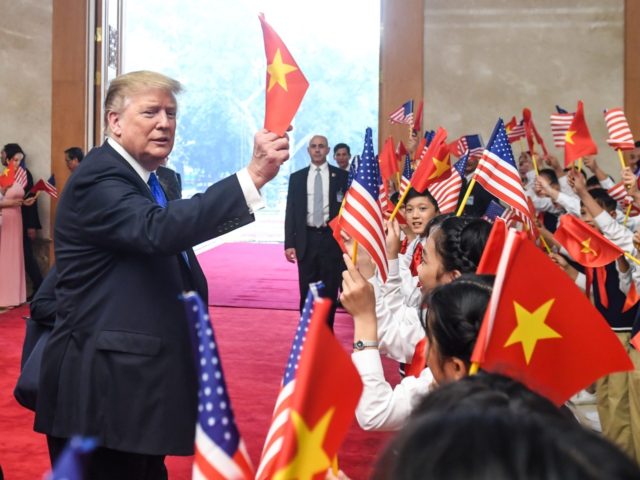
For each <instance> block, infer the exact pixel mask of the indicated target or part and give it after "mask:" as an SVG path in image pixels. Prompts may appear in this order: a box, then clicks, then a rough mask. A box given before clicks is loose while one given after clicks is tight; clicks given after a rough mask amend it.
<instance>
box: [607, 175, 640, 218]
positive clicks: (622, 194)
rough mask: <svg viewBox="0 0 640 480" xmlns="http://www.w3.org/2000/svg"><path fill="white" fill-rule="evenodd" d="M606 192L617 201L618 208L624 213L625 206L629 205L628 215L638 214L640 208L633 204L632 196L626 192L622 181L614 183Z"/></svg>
mask: <svg viewBox="0 0 640 480" xmlns="http://www.w3.org/2000/svg"><path fill="white" fill-rule="evenodd" d="M607 193H608V194H609V196H610V197H611V198H613V199H614V200H615V201H616V202H617V203H618V206H619V207H620V209H622V211H623V212H625V213H626V211H627V208H628V207H629V205H631V210H629V216H631V217H635V216H636V215H640V209H638V208H637V207H636V206H635V205H634V204H633V197H632V196H631V195H629V194H628V192H627V188H626V187H625V186H624V183H622V182H620V183H616V184H615V185H614V186H613V187H611V188H609V189H608V190H607Z"/></svg>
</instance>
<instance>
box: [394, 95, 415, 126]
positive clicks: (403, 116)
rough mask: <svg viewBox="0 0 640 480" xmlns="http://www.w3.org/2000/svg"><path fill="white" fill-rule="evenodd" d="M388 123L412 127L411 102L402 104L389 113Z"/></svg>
mask: <svg viewBox="0 0 640 480" xmlns="http://www.w3.org/2000/svg"><path fill="white" fill-rule="evenodd" d="M389 122H391V123H405V124H407V125H413V100H409V101H407V102H405V103H403V104H402V105H401V106H399V107H398V108H397V109H395V110H394V111H393V112H391V114H390V115H389Z"/></svg>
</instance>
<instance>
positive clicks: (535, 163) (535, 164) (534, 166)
mask: <svg viewBox="0 0 640 480" xmlns="http://www.w3.org/2000/svg"><path fill="white" fill-rule="evenodd" d="M531 161H532V162H533V169H534V170H535V171H536V177H539V176H540V172H539V171H538V161H537V160H536V151H535V149H534V150H532V151H531Z"/></svg>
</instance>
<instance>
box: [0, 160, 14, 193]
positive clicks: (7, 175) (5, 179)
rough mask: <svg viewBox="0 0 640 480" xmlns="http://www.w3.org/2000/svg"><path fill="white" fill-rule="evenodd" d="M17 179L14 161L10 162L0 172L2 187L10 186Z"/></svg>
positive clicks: (0, 185) (0, 184)
mask: <svg viewBox="0 0 640 480" xmlns="http://www.w3.org/2000/svg"><path fill="white" fill-rule="evenodd" d="M15 181H16V171H15V164H14V162H10V163H9V166H8V167H5V168H4V170H3V171H2V173H0V188H9V187H10V186H11V185H13V183H14V182H15Z"/></svg>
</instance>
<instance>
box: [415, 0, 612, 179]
mask: <svg viewBox="0 0 640 480" xmlns="http://www.w3.org/2000/svg"><path fill="white" fill-rule="evenodd" d="M424 7H425V10H424V12H425V34H424V50H425V55H424V79H425V80H424V97H425V117H424V118H425V124H426V126H427V127H429V128H435V127H437V126H438V125H443V126H444V127H445V128H447V129H448V130H449V132H450V137H451V138H454V137H457V136H459V135H465V134H470V133H481V134H482V136H483V138H484V140H485V142H486V141H487V140H488V139H489V136H490V135H491V132H492V129H493V126H494V125H495V122H496V121H497V118H498V116H502V117H503V118H504V119H505V121H507V120H508V119H510V118H511V116H512V115H516V116H517V117H518V118H520V117H521V115H522V108H523V107H529V108H530V109H531V110H532V112H533V118H534V121H535V123H536V125H537V127H538V130H540V132H541V133H542V134H543V136H544V138H545V143H546V144H547V146H548V147H549V150H550V153H553V154H555V155H557V156H559V158H561V159H562V158H563V152H562V151H561V150H558V149H556V148H555V147H554V146H553V141H552V138H551V130H550V127H549V115H550V114H551V113H552V112H554V111H555V105H556V104H558V105H560V106H561V107H563V108H565V109H567V110H569V111H572V112H573V111H575V108H576V104H577V101H578V100H579V99H581V100H583V101H584V104H585V113H586V120H587V124H588V125H589V128H590V130H591V134H592V136H593V137H594V139H595V140H596V142H597V143H598V147H599V151H600V153H599V157H598V158H599V160H600V161H601V162H602V164H603V166H606V170H607V171H608V172H610V173H611V174H614V175H615V176H616V178H617V177H618V176H619V170H620V168H619V163H618V160H617V156H616V154H615V152H614V151H613V150H612V149H611V148H610V147H608V146H607V143H606V141H605V140H606V138H607V130H606V125H605V123H604V118H603V114H602V111H603V109H604V108H612V107H622V101H623V81H624V77H623V75H624V63H623V59H624V57H623V54H624V0H580V1H575V0H460V1H456V2H452V1H450V0H425V2H424ZM519 150H520V149H519V147H516V153H517V152H518V151H519Z"/></svg>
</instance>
